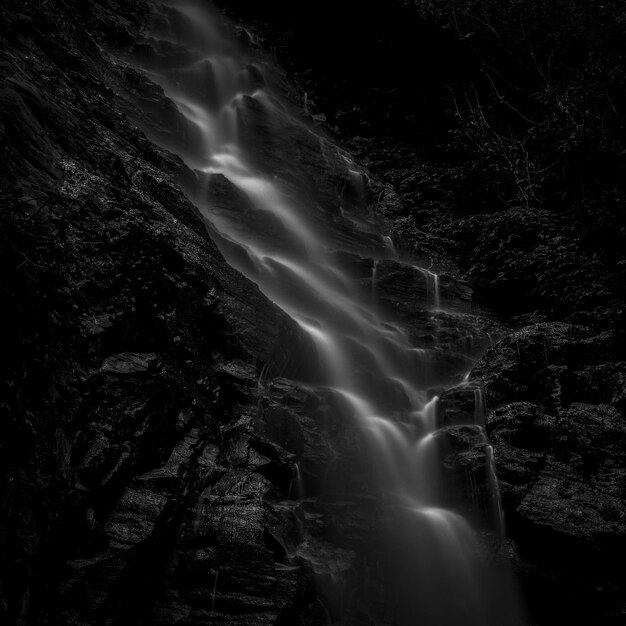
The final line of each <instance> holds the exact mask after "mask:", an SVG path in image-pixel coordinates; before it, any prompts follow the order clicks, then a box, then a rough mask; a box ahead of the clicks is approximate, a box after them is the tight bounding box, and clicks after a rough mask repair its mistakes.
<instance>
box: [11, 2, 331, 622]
mask: <svg viewBox="0 0 626 626" xmlns="http://www.w3.org/2000/svg"><path fill="white" fill-rule="evenodd" d="M40 9H41V10H40ZM145 11H146V7H145V6H144V5H143V4H142V3H134V4H133V7H131V8H129V9H128V11H126V12H124V11H117V7H114V6H113V5H112V4H109V3H108V2H106V1H103V2H96V3H88V6H87V5H86V4H84V3H79V2H76V3H68V4H67V6H65V7H64V8H61V7H59V6H57V3H42V5H41V6H40V7H39V8H37V9H35V8H33V9H32V11H31V10H30V9H29V8H28V7H23V6H22V5H19V3H11V2H9V3H8V6H7V5H3V8H2V10H1V12H0V13H1V18H2V20H1V21H2V31H1V33H0V34H1V37H0V55H1V58H2V73H3V80H4V82H3V88H2V89H3V94H2V101H1V105H0V122H1V123H0V133H1V143H2V146H3V152H4V155H5V164H4V166H3V169H2V174H1V175H2V182H3V185H2V191H1V202H2V204H1V208H2V212H1V220H2V229H1V230H2V235H1V236H2V238H3V245H2V252H1V255H2V262H3V267H5V268H7V272H6V273H3V276H2V288H3V290H4V291H5V292H7V293H8V294H9V295H10V296H11V297H10V299H9V300H8V301H7V302H6V304H5V313H7V318H8V319H7V328H8V329H9V334H8V337H7V344H8V345H7V347H6V349H5V350H3V357H2V406H3V410H6V411H7V418H6V420H5V422H4V425H3V435H2V448H1V455H0V456H1V459H2V461H1V466H2V513H1V518H0V529H1V530H0V546H1V547H0V561H1V562H2V572H1V575H0V595H1V597H2V600H1V601H0V615H1V616H2V617H1V618H0V619H1V620H2V622H3V623H7V624H13V623H15V624H43V623H65V624H70V623H71V624H95V623H110V624H113V623H119V624H122V623H129V622H133V623H146V624H148V623H149V624H156V623H162V624H170V623H173V622H175V621H176V622H180V623H198V621H201V622H203V623H206V622H207V621H214V622H217V621H219V622H224V621H227V622H228V623H231V624H242V625H243V624H253V623H259V624H267V623H273V622H275V621H276V620H279V619H284V620H286V621H285V622H284V623H294V622H292V621H290V618H289V617H285V618H280V616H281V615H282V614H283V613H284V614H285V615H290V614H293V615H297V614H298V612H299V611H300V609H301V608H302V607H304V609H306V611H307V612H309V609H308V608H306V607H307V603H308V602H309V600H308V596H307V594H308V593H309V591H308V587H307V585H308V582H307V581H308V580H309V574H308V573H307V571H306V568H305V567H304V566H302V567H301V566H294V565H293V563H292V556H291V554H290V553H289V551H288V548H287V545H288V540H287V539H286V538H285V539H283V538H282V537H281V536H280V535H279V534H276V533H275V531H274V527H275V526H276V525H277V523H278V521H277V520H281V519H282V518H281V516H283V515H284V517H285V518H286V519H288V520H289V523H290V524H292V525H295V524H296V522H295V513H294V512H293V511H290V510H287V513H284V514H283V513H281V511H282V509H281V508H280V507H277V506H274V505H273V504H270V503H269V501H268V498H269V500H272V501H273V500H276V501H278V500H280V499H283V498H286V499H288V498H290V497H295V496H296V495H297V489H296V488H295V487H294V484H296V479H295V476H296V469H295V464H294V452H292V451H290V448H291V449H293V450H295V451H296V452H297V451H298V445H300V444H298V443H297V442H298V435H293V436H288V435H287V434H286V433H288V432H291V431H290V429H291V430H293V432H295V433H299V432H300V431H299V430H298V429H301V430H302V429H304V430H306V428H311V425H310V423H309V422H307V419H308V416H309V415H310V412H309V409H308V408H306V407H305V406H304V405H306V403H307V402H308V398H309V395H307V393H305V392H304V391H301V390H299V389H298V388H297V387H296V386H294V384H293V383H289V382H284V383H282V384H281V385H275V386H274V387H272V388H271V391H270V386H269V384H268V382H267V381H268V380H273V379H274V378H275V377H276V376H277V375H278V374H279V373H281V372H282V373H288V374H289V376H290V377H297V376H298V375H299V373H300V372H301V371H303V369H305V367H306V356H305V355H306V354H307V353H308V342H307V341H306V340H305V338H303V337H302V335H301V333H300V331H299V330H298V328H297V327H296V326H295V325H294V324H293V322H292V321H291V320H290V319H289V318H288V317H287V316H286V315H285V314H284V313H282V312H281V311H280V310H278V309H277V308H276V307H274V306H273V305H272V304H271V303H270V302H269V301H268V300H267V299H266V298H265V297H264V296H262V294H261V293H260V292H259V290H258V289H257V288H256V287H255V286H254V285H253V284H252V283H249V282H248V281H246V280H244V279H243V278H242V277H241V275H239V274H238V273H236V272H235V271H233V270H232V269H231V268H229V267H228V266H227V265H226V263H225V262H224V260H223V258H222V257H221V255H220V254H219V252H218V251H217V249H216V247H215V245H214V244H213V242H212V241H211V239H210V237H209V236H208V233H207V231H206V229H205V227H204V225H203V223H202V222H201V220H200V219H199V217H198V215H197V212H196V209H195V207H194V206H193V205H192V204H191V203H190V202H189V201H188V200H187V199H186V197H185V196H184V195H183V194H182V192H181V190H180V188H179V187H178V186H177V184H175V183H174V182H173V181H178V182H179V183H186V184H190V181H193V178H194V177H193V175H192V174H191V172H189V171H188V170H186V168H185V167H184V166H183V164H182V163H181V162H180V161H179V160H177V159H174V158H173V157H172V156H171V155H169V154H167V153H166V152H164V151H161V150H160V149H158V148H156V147H155V146H154V145H153V144H151V143H150V142H149V141H148V140H147V139H146V138H145V137H144V136H143V135H142V134H141V133H140V132H139V131H137V129H136V128H135V127H133V126H132V125H130V124H129V123H128V121H127V120H126V117H125V116H124V115H123V114H122V111H124V112H126V111H128V107H129V103H128V100H127V99H122V98H123V97H124V94H126V93H128V92H129V91H131V89H132V88H133V86H132V85H131V84H129V83H128V81H129V80H132V76H130V75H128V74H125V73H124V72H123V71H122V70H121V69H120V68H119V67H118V66H116V64H115V63H114V62H113V60H112V58H111V57H109V56H108V55H107V53H105V52H104V51H103V49H102V47H101V45H102V43H103V42H105V41H106V42H107V43H108V44H116V45H118V44H120V43H126V42H128V40H129V38H130V37H131V35H130V33H131V31H133V30H134V29H136V28H137V27H138V25H139V24H140V23H141V21H142V19H143V15H144V14H145ZM81 20H82V21H81ZM151 97H153V98H154V99H155V102H159V100H158V94H156V95H155V94H151ZM124 98H125V97H124ZM160 102H162V103H163V106H165V100H164V99H163V98H162V96H161V101H160ZM293 355H295V358H294V356H293ZM287 398H290V399H289V400H288V399H287ZM266 403H267V405H268V411H269V413H268V417H267V419H266V417H265V415H264V411H265V408H264V405H265V404H266ZM273 405H280V406H292V405H293V406H294V407H299V408H298V409H297V410H296V409H294V410H293V411H292V412H290V413H289V414H288V415H284V416H283V415H281V414H280V413H279V412H277V411H274V413H272V411H271V407H272V406H273ZM312 410H313V409H311V411H312ZM292 415H297V416H298V419H300V420H302V422H303V424H302V426H300V425H299V423H298V422H297V419H295V418H294V420H295V421H294V422H293V423H292V422H290V421H289V420H290V417H291V416H292ZM264 421H267V422H268V426H267V430H268V435H267V436H265V435H262V434H261V433H262V431H263V428H262V427H261V426H260V425H261V423H263V422H264ZM299 436H300V437H301V438H303V439H304V436H303V435H299ZM312 440H314V441H315V442H316V443H314V444H312V443H311V441H312ZM294 442H295V443H294ZM322 442H323V438H322V435H321V434H317V432H316V434H315V435H311V437H310V438H308V439H307V440H306V443H305V444H302V445H318V446H319V450H318V451H317V453H318V455H320V456H321V457H323V456H324V454H326V456H328V454H329V453H328V452H327V451H324V449H323V448H324V446H323V443H322ZM307 471H310V472H311V473H312V474H314V473H315V472H316V471H319V468H317V469H316V468H315V467H313V466H312V467H311V469H310V470H308V469H307ZM292 508H293V507H292ZM287 509H289V507H287ZM281 523H282V524H283V526H284V525H286V524H287V522H284V523H283V522H282V521H281ZM190 581H192V582H190ZM268 598H271V601H270V600H268ZM316 610H317V609H315V608H313V609H311V610H310V613H311V615H312V616H315V614H316ZM290 612H291V613H290ZM225 616H227V617H225Z"/></svg>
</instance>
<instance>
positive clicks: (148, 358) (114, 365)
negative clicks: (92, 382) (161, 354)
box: [100, 352, 158, 375]
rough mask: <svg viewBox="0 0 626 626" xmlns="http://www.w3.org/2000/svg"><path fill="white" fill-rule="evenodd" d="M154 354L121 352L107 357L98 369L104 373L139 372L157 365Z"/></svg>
mask: <svg viewBox="0 0 626 626" xmlns="http://www.w3.org/2000/svg"><path fill="white" fill-rule="evenodd" d="M157 363H158V359H157V356H156V354H146V353H143V354H142V353H138V352H122V353H120V354H114V355H113V356H110V357H107V358H106V359H105V360H104V361H103V363H102V367H101V368H100V370H101V371H102V372H104V373H106V374H121V375H124V374H141V373H143V372H147V371H148V370H149V369H151V368H155V367H156V366H157Z"/></svg>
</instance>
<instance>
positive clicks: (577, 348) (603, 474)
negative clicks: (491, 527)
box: [471, 323, 626, 623]
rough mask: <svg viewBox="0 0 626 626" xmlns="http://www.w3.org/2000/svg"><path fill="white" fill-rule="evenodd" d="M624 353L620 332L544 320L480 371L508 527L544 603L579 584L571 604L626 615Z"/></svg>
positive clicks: (508, 342)
mask: <svg viewBox="0 0 626 626" xmlns="http://www.w3.org/2000/svg"><path fill="white" fill-rule="evenodd" d="M622 353H623V346H622V340H621V338H620V335H616V334H615V333H614V332H605V333H600V334H595V333H593V332H592V331H590V330H589V329H586V328H581V327H576V326H571V325H567V324H558V323H553V324H543V323H542V324H537V325H533V326H530V327H527V328H524V329H522V330H521V331H517V332H514V333H512V334H511V335H510V336H508V337H506V338H505V339H503V340H501V341H500V342H498V343H496V344H495V345H494V346H493V347H492V348H490V349H489V350H488V351H487V352H486V353H485V355H484V356H483V358H482V359H481V361H480V362H479V363H478V365H477V366H476V368H474V370H472V373H471V376H472V378H473V377H474V376H480V380H481V381H482V383H483V384H484V390H485V398H486V405H487V409H488V413H487V431H488V433H489V436H490V439H491V441H492V443H493V446H494V450H495V461H496V465H497V471H498V475H499V478H500V487H501V493H502V499H503V504H504V507H505V510H506V512H507V519H508V528H509V530H510V533H511V536H512V537H513V539H514V540H515V541H516V543H517V546H518V550H519V552H518V556H517V561H516V562H517V567H518V568H519V571H520V574H521V575H522V576H523V577H524V580H525V584H526V585H527V588H528V589H529V597H530V601H531V602H532V603H533V605H535V606H538V605H539V604H540V603H542V602H546V600H545V598H544V594H545V593H546V589H550V590H551V591H550V593H552V594H553V595H554V596H555V597H564V596H565V595H568V594H571V589H572V588H575V589H577V593H578V594H579V595H580V598H586V600H584V602H585V605H584V606H583V605H582V604H581V603H578V602H575V603H574V605H573V606H574V607H575V608H572V609H571V610H572V611H574V612H575V611H579V612H580V613H581V614H587V612H588V611H597V610H598V609H597V607H598V606H601V605H602V606H604V609H603V612H604V613H605V614H606V615H613V616H615V615H617V614H618V613H619V607H618V604H617V600H616V596H615V589H616V588H617V587H618V586H619V584H620V583H619V581H620V580H621V574H620V573H619V572H618V564H617V560H616V558H615V555H616V554H617V552H619V550H621V549H622V547H623V541H624V539H623V538H624V536H626V527H625V523H626V507H625V506H624V493H625V488H626V470H625V468H626V457H625V455H624V450H625V449H626V446H625V442H626V420H625V419H624V414H623V409H622V404H621V398H622V384H623V383H622V375H623V374H622V366H621V359H620V355H621V354H622ZM598 563H603V566H602V568H601V569H597V568H598V565H597V564H598ZM592 572H593V573H592ZM566 588H567V589H569V591H566ZM581 602H582V600H581ZM576 607H577V608H576ZM607 619H608V620H609V621H608V622H607V623H613V622H611V621H610V620H611V619H613V618H608V617H607ZM615 619H616V618H615ZM615 623H617V622H615Z"/></svg>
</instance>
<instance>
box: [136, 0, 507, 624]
mask: <svg viewBox="0 0 626 626" xmlns="http://www.w3.org/2000/svg"><path fill="white" fill-rule="evenodd" d="M169 7H170V8H165V9H163V8H161V9H158V10H157V11H156V14H157V16H158V17H157V18H156V19H155V22H154V30H153V33H151V36H152V37H153V39H152V42H153V43H154V44H155V46H157V47H158V49H159V50H166V51H169V53H168V54H169V56H168V55H165V61H160V62H159V61H155V60H154V59H145V62H142V59H139V60H138V61H137V64H138V65H141V66H142V69H143V71H144V72H145V73H146V75H147V76H148V77H149V78H150V79H151V80H153V81H154V82H156V83H158V84H159V85H161V87H162V88H163V89H164V91H165V93H166V94H167V96H168V97H169V98H170V99H171V100H172V101H173V102H174V103H175V105H176V108H177V109H178V111H179V113H180V114H181V115H182V116H183V117H184V119H185V120H186V127H185V128H184V129H183V130H182V131H180V132H181V136H182V135H183V134H184V136H185V138H186V139H185V140H184V141H182V140H180V139H179V138H177V137H176V136H174V137H173V139H172V141H171V142H163V143H167V144H168V145H167V146H166V147H168V148H169V149H170V150H172V151H174V152H177V153H178V154H179V155H180V156H181V157H182V158H183V160H184V161H185V162H186V163H187V165H188V166H189V167H190V168H191V169H193V170H195V171H197V172H198V175H199V176H200V177H201V179H202V181H203V193H206V192H207V190H208V189H209V185H210V181H211V177H214V176H217V175H222V176H223V177H225V178H226V179H228V181H230V183H232V185H234V186H235V187H236V188H237V190H239V192H242V193H243V194H245V196H246V197H247V199H248V201H247V203H246V204H247V208H246V211H247V214H246V215H244V216H243V217H242V216H241V214H238V213H237V212H235V211H231V212H227V211H219V212H216V211H215V207H214V206H212V204H211V202H209V201H205V200H204V199H203V198H202V197H201V198H200V199H198V198H196V199H195V200H196V203H197V205H198V207H199V208H200V210H201V211H202V214H203V216H204V218H205V219H206V221H207V223H208V224H209V227H210V230H211V231H212V232H213V233H214V234H215V235H216V241H217V242H218V245H220V248H221V250H222V253H223V254H224V256H225V257H226V259H227V261H228V262H229V263H230V264H231V265H232V266H234V267H235V268H236V269H238V270H239V271H241V272H242V273H243V274H244V275H246V276H247V277H248V278H250V279H251V280H253V281H254V282H255V283H256V284H258V285H259V287H260V289H261V290H262V291H263V293H264V294H266V296H267V297H268V298H270V299H271V300H272V301H273V302H274V303H276V304H277V305H278V306H279V307H280V308H282V309H283V310H284V311H286V312H287V313H288V314H289V315H290V316H291V317H292V318H293V319H294V320H295V321H296V323H297V324H299V326H300V327H301V329H302V331H303V332H305V333H307V334H308V335H309V336H310V338H311V340H312V342H313V343H314V344H315V346H316V348H317V352H318V355H319V359H320V363H321V373H322V374H323V379H324V384H325V385H327V387H328V388H330V389H332V390H334V393H336V394H337V397H338V398H339V399H340V400H341V401H342V402H341V403H342V404H343V405H345V406H346V407H347V408H348V410H349V411H350V413H351V414H352V417H353V418H354V420H355V421H356V422H357V424H358V425H359V426H360V428H361V429H362V432H363V433H364V435H365V437H366V439H367V442H368V445H367V449H368V453H367V454H368V455H369V457H368V459H367V462H368V463H369V464H371V466H372V468H373V470H374V471H373V472H372V478H371V480H372V482H373V484H372V485H371V487H370V489H371V491H372V492H377V493H380V494H383V499H384V501H385V502H386V503H387V504H386V506H387V514H388V516H389V518H390V519H391V520H392V521H391V525H392V528H391V531H390V533H389V536H388V537H387V541H388V542H389V548H388V550H389V551H390V552H391V553H393V554H394V556H393V557H392V560H393V563H394V568H393V569H394V572H393V574H392V575H391V576H392V579H393V580H392V581H391V583H390V584H391V585H392V586H393V588H394V600H393V601H394V603H395V604H396V606H394V607H393V608H392V609H391V610H390V614H392V615H394V616H395V617H394V620H395V621H394V622H393V623H394V624H399V625H401V626H405V625H409V624H411V625H413V624H415V625H416V626H417V625H418V624H419V625H420V626H453V625H454V626H457V625H458V626H509V625H513V624H517V623H518V621H517V616H516V611H515V609H514V608H512V604H513V603H512V602H508V601H507V600H502V598H500V599H498V601H497V602H495V603H494V601H493V597H492V596H493V595H494V594H500V595H502V594H503V593H504V594H506V593H508V591H506V590H505V591H503V590H502V588H498V586H497V585H496V584H494V583H493V582H492V581H493V576H491V574H490V572H489V571H488V566H487V565H486V564H485V559H484V558H483V557H482V556H481V552H480V549H479V547H478V545H477V540H476V537H475V534H474V531H473V530H472V529H471V528H470V526H469V524H468V523H467V522H466V520H464V519H463V518H462V517H461V516H460V515H458V514H457V513H454V512H452V511H450V510H448V509H446V508H445V507H443V506H442V505H441V504H440V503H441V500H442V497H441V496H442V494H441V484H440V481H439V479H438V474H439V471H438V468H437V457H438V455H437V445H436V434H435V433H436V430H437V428H438V425H437V420H436V408H437V407H436V404H437V398H436V397H429V395H428V394H427V392H426V390H425V389H423V388H422V386H421V384H422V381H423V373H424V372H425V371H427V370H428V368H429V366H430V359H431V355H430V354H428V351H427V350H425V349H422V348H416V347H414V346H412V345H411V343H410V342H409V339H408V337H407V336H406V334H405V332H404V331H403V330H402V328H401V327H399V326H398V325H397V324H395V323H392V322H391V321H390V320H385V319H384V318H381V316H380V315H379V313H378V307H377V303H376V280H377V265H376V262H375V261H374V262H373V264H372V285H371V289H370V290H369V293H368V292H367V290H365V293H363V291H364V290H360V289H359V288H358V287H357V286H356V285H355V281H354V280H352V278H351V276H350V275H349V274H348V273H347V272H346V271H345V269H344V268H343V267H342V266H341V264H339V262H337V261H336V260H334V259H335V258H336V256H335V255H333V254H332V253H331V252H333V250H330V249H329V243H328V241H329V236H327V232H328V231H327V230H326V229H325V225H324V220H323V219H321V218H320V212H319V210H317V209H316V208H315V207H314V206H313V202H312V201H310V200H309V199H308V198H307V197H306V194H307V193H308V192H307V191H304V190H303V191H302V192H300V193H298V189H297V188H296V190H295V193H294V185H293V184H290V185H286V184H284V183H283V181H281V180H279V179H277V178H276V177H275V173H274V172H273V171H272V169H271V167H269V166H268V167H264V165H263V163H260V162H259V158H258V155H255V153H254V145H246V143H245V142H244V141H243V140H242V137H241V133H242V128H241V123H242V119H243V120H246V123H249V117H250V116H246V112H247V111H249V110H251V109H252V110H254V111H255V112H256V114H257V115H260V116H261V117H262V119H263V120H265V121H266V122H267V126H268V128H270V129H271V128H272V127H273V126H272V122H273V120H280V121H281V124H277V125H276V127H278V128H282V127H284V126H285V123H286V122H285V120H286V119H288V124H291V125H293V126H294V127H298V128H300V129H301V131H302V132H306V133H312V132H313V131H312V130H310V129H308V128H307V127H306V125H305V123H304V122H303V121H301V120H299V119H297V117H295V116H294V115H293V114H292V113H290V112H289V107H288V106H286V105H283V104H281V102H280V100H279V98H278V97H277V96H276V95H275V94H273V93H271V92H270V90H269V89H268V88H266V87H265V86H264V85H266V84H267V82H268V80H267V78H266V76H265V75H264V72H265V70H264V68H263V67H262V66H261V65H260V64H258V62H257V63H256V64H255V62H254V61H253V60H252V59H250V58H248V57H247V56H246V54H245V53H244V52H242V51H240V50H239V49H238V47H237V46H236V45H235V44H234V43H233V42H232V41H230V40H229V39H227V38H225V37H224V36H223V35H222V32H221V28H220V26H219V22H216V21H215V20H214V18H212V17H211V16H210V15H209V14H208V13H207V12H206V11H205V10H204V9H202V8H201V5H200V4H198V3H195V2H191V1H187V0H185V1H180V2H171V3H170V5H169ZM174 9H175V10H174ZM172 58H176V59H178V60H177V61H176V62H174V61H171V59H172ZM168 59H169V60H168ZM181 59H182V60H181ZM252 101H253V102H252ZM259 112H260V113H259ZM183 131H184V132H183ZM172 132H173V133H174V135H175V134H176V129H172ZM319 141H320V142H321V144H322V149H324V146H325V145H331V144H330V142H327V140H324V139H320V140H319ZM325 142H326V143H325ZM335 150H336V149H335ZM295 152H296V153H297V150H296V151H295ZM340 156H341V159H336V160H337V161H338V162H339V163H341V162H343V167H344V168H345V177H346V180H352V181H355V182H354V184H355V186H361V187H362V186H363V185H364V183H363V181H364V174H363V173H362V172H361V171H360V170H359V167H358V166H357V165H356V164H354V163H353V162H352V161H351V160H350V159H349V158H348V157H347V156H346V155H345V154H340ZM294 167H297V164H295V165H294ZM357 183H358V185H357ZM359 194H361V195H363V191H362V190H360V189H357V195H359ZM339 209H340V211H341V212H342V214H343V213H344V211H343V207H339ZM326 219H328V220H329V222H330V219H331V218H330V212H329V213H328V217H327V218H326ZM355 219H356V220H357V221H358V216H357V217H356V218H355ZM264 223H268V224H271V225H273V230H272V233H271V235H270V236H268V234H267V233H266V232H263V229H262V225H263V224H264ZM259 225H261V228H259ZM331 226H332V228H335V225H334V224H333V225H331ZM329 229H330V226H329ZM378 237H379V240H380V248H379V249H378V250H377V251H376V253H375V255H376V256H377V258H379V259H380V258H385V255H386V258H388V259H394V258H396V252H395V250H394V248H393V244H392V242H391V241H390V240H389V239H388V238H385V237H383V236H382V234H380V235H379V236H378ZM346 238H347V239H349V238H350V234H349V233H348V234H347V235H346ZM360 245H361V244H359V242H358V240H357V239H355V240H354V241H353V242H352V243H351V244H350V247H351V250H350V251H351V252H354V251H355V250H356V251H357V252H358V253H360V254H361V255H362V256H363V257H365V258H367V257H374V256H375V255H374V253H373V252H372V250H370V249H367V247H366V246H365V244H363V245H362V246H361V248H362V249H359V246H360ZM381 250H382V253H381ZM416 269H417V270H418V271H419V272H421V273H422V274H423V276H424V278H425V280H426V282H427V291H428V297H429V299H430V303H429V306H430V308H431V309H432V310H433V311H434V310H437V311H439V310H440V309H441V301H440V293H439V280H438V276H437V275H436V274H434V273H433V272H431V271H429V270H426V269H424V268H416ZM489 454H490V465H489V468H490V469H489V472H490V473H489V481H490V484H492V483H493V489H495V488H496V487H495V484H497V483H495V473H493V464H492V456H493V455H492V454H491V450H489ZM302 489H303V487H302V479H301V476H300V474H299V470H298V478H297V485H294V487H293V491H294V492H298V493H301V491H302ZM498 519H499V518H498ZM498 523H500V522H499V521H498ZM394 551H395V552H394ZM372 623H373V622H372Z"/></svg>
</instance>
